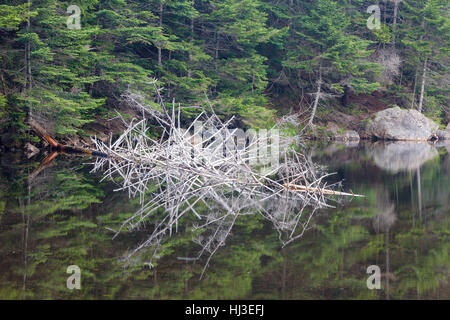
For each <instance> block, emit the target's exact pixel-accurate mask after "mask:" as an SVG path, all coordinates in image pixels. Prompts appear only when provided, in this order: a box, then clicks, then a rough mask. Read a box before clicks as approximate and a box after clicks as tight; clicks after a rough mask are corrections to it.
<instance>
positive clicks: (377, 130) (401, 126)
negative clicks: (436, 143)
mask: <svg viewBox="0 0 450 320" xmlns="http://www.w3.org/2000/svg"><path fill="white" fill-rule="evenodd" d="M438 128H439V126H438V125H437V124H436V123H434V122H433V121H431V120H430V119H428V118H427V117H425V116H424V115H423V114H421V113H420V112H419V111H417V110H414V109H400V107H394V108H389V109H385V110H382V111H380V112H377V113H376V115H375V118H374V119H372V120H370V121H369V123H368V125H367V130H368V132H369V133H370V135H371V136H373V137H376V138H378V139H382V140H401V141H427V140H430V139H432V138H433V137H435V133H436V131H437V130H438Z"/></svg>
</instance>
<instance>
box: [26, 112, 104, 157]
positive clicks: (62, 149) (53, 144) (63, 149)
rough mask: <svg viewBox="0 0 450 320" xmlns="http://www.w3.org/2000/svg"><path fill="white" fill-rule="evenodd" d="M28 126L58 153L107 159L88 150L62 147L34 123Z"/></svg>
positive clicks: (99, 153) (31, 121)
mask: <svg viewBox="0 0 450 320" xmlns="http://www.w3.org/2000/svg"><path fill="white" fill-rule="evenodd" d="M28 124H29V126H30V128H31V129H32V130H33V131H34V132H35V133H36V134H37V135H38V136H39V137H40V138H42V139H44V140H45V141H47V142H48V144H49V145H50V146H51V147H52V149H54V150H56V151H58V152H64V153H74V154H85V155H91V156H95V157H107V155H106V154H104V153H101V152H98V151H95V150H90V149H86V148H77V147H71V146H67V145H63V144H60V143H58V142H57V141H56V140H55V139H53V138H52V137H51V136H50V135H49V134H48V132H47V131H46V130H45V129H44V128H42V127H41V126H40V125H39V124H38V123H37V122H36V121H34V120H29V121H28Z"/></svg>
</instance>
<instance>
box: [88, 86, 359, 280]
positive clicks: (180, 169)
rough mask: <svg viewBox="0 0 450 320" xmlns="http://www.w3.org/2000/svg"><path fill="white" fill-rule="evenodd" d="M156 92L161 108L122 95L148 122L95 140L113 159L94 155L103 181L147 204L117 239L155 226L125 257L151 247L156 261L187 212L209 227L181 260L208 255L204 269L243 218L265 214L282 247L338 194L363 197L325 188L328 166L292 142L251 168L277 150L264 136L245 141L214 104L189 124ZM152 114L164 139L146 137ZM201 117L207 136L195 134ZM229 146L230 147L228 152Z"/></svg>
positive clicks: (133, 123) (134, 122)
mask: <svg viewBox="0 0 450 320" xmlns="http://www.w3.org/2000/svg"><path fill="white" fill-rule="evenodd" d="M155 89H156V92H157V95H158V102H159V104H160V106H161V109H160V110H155V109H152V108H150V107H149V106H146V105H144V104H143V103H142V102H141V101H142V100H141V99H140V97H139V96H137V95H135V94H131V93H129V94H127V95H125V96H124V97H123V98H124V100H125V101H126V102H127V103H128V105H129V106H133V107H134V108H136V109H138V110H139V111H141V112H142V115H143V119H141V120H139V119H132V120H131V121H130V122H128V123H127V122H125V121H124V123H125V125H126V127H127V128H126V130H125V131H124V132H123V134H122V135H121V136H120V137H119V138H118V139H117V140H116V141H114V142H113V141H110V142H109V143H105V142H103V141H100V140H97V139H94V143H95V146H96V150H97V151H99V152H100V153H103V154H107V155H108V157H105V158H96V160H95V163H93V166H94V168H93V171H103V174H104V179H111V180H113V181H115V182H116V183H118V184H119V187H118V188H117V189H116V191H119V190H123V191H127V192H128V194H129V196H130V197H139V198H140V202H141V208H140V209H139V210H138V211H136V212H135V213H134V214H132V215H131V216H130V217H129V218H128V219H126V220H125V221H124V222H123V224H122V226H121V227H120V228H119V229H118V230H114V232H115V236H117V235H118V234H119V233H120V232H121V230H122V229H124V228H126V229H129V230H133V229H137V228H140V227H141V226H143V225H144V224H146V222H149V221H151V225H152V226H154V227H153V228H152V231H151V234H150V235H149V237H148V239H147V240H146V241H144V242H143V243H141V244H140V245H139V246H137V247H136V248H135V249H134V250H132V251H131V252H129V253H128V254H127V255H126V256H125V259H126V260H127V261H128V262H131V261H135V259H136V258H133V259H134V260H132V257H133V256H134V255H135V254H137V253H138V252H139V251H140V250H143V249H146V248H147V249H153V250H154V251H153V254H152V258H151V259H150V261H147V262H146V263H147V264H148V265H149V266H152V260H153V257H157V252H158V248H159V246H160V244H161V243H162V242H163V239H164V238H165V237H166V236H170V235H171V234H172V232H173V230H174V231H177V230H178V223H179V221H180V218H182V217H183V216H185V215H187V214H192V215H193V216H194V217H196V218H197V219H198V222H199V223H198V224H195V225H194V226H193V227H194V229H201V230H205V231H204V233H203V234H202V236H201V237H200V238H198V239H196V240H195V241H196V243H198V244H199V245H200V246H202V250H200V252H199V254H198V256H196V257H194V258H182V259H186V260H197V259H200V257H201V256H202V255H203V254H204V253H208V254H209V258H208V259H207V261H206V265H205V268H206V267H207V265H208V264H209V261H210V259H211V256H212V255H213V254H214V253H215V252H216V251H217V249H218V248H219V247H220V246H223V245H224V244H225V241H226V239H227V237H228V235H229V234H230V232H231V229H232V227H233V225H234V222H235V221H236V219H237V217H238V216H240V215H248V214H260V215H262V216H263V217H264V218H265V219H267V220H268V221H271V222H272V223H273V225H274V228H275V229H276V230H277V231H278V233H279V238H280V240H281V242H282V244H283V246H284V245H287V244H288V243H290V242H292V241H294V240H295V239H298V238H299V237H301V236H302V235H303V234H304V232H305V231H306V230H308V228H309V227H308V225H309V222H310V220H311V219H312V217H313V215H314V213H315V212H316V210H317V209H320V208H333V206H332V205H330V204H329V203H328V202H329V201H339V199H336V198H339V197H340V196H359V195H354V194H350V193H345V192H340V191H337V190H334V189H335V188H336V187H337V186H338V185H339V184H335V185H327V183H326V178H327V177H328V176H329V175H330V174H328V173H326V172H325V170H324V168H323V167H321V166H318V165H316V164H314V163H312V162H311V161H309V160H308V159H307V157H305V156H304V155H302V154H301V153H300V152H298V151H296V150H295V149H294V148H290V147H288V146H283V148H280V150H279V152H278V154H277V159H279V160H280V162H279V163H278V162H276V163H275V164H272V165H271V166H270V167H269V168H266V169H267V170H261V167H264V165H258V164H257V165H252V160H254V158H255V155H261V149H260V147H261V146H266V145H270V147H269V149H271V150H273V148H274V145H273V144H271V143H268V141H263V140H265V138H264V137H263V138H261V137H260V136H252V135H250V136H248V139H246V140H245V143H241V144H239V143H238V142H237V140H236V136H235V135H234V131H233V130H232V129H229V127H228V124H229V123H230V122H231V121H232V119H230V120H228V121H225V122H223V121H222V120H221V119H220V118H219V117H217V115H216V114H215V112H214V109H213V108H212V107H211V106H210V109H209V110H208V109H202V108H199V115H198V116H197V118H196V119H195V120H194V121H191V123H190V124H189V125H188V126H187V128H186V129H184V128H182V126H181V123H183V121H182V120H181V117H182V112H181V109H182V108H181V107H180V106H178V107H177V106H175V103H172V106H171V108H169V107H167V106H166V105H165V103H164V102H163V100H162V98H161V96H160V94H159V90H160V89H159V88H156V87H155ZM148 118H151V121H152V122H153V123H155V121H156V123H159V125H160V127H161V129H162V134H161V135H160V137H159V138H158V139H156V138H152V137H151V135H149V134H148V132H149V130H150V127H149V125H148V123H149V121H148ZM199 122H201V123H202V124H203V126H204V127H205V128H207V131H208V134H206V135H203V136H201V134H199V133H198V132H197V133H195V126H196V124H198V123H199ZM192 131H193V132H194V134H193V135H192V134H191V132H192ZM271 139H272V140H271V142H273V141H274V138H273V137H272V138H271ZM275 140H276V139H275ZM230 146H231V152H225V150H228V149H227V148H230ZM255 148H256V149H257V150H259V151H258V152H256V153H255ZM258 148H259V149H258ZM263 149H264V148H263ZM117 177H119V178H120V179H117ZM119 181H120V182H119ZM331 196H338V197H333V198H332V197H331ZM205 208H206V209H205ZM161 214H162V215H161ZM156 217H160V218H158V219H157V218H156ZM155 220H156V221H155ZM202 275H203V273H202Z"/></svg>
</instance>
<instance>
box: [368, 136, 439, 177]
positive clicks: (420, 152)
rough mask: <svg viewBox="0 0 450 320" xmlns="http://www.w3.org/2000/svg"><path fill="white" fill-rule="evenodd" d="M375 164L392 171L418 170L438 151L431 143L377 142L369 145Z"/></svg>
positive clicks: (369, 151)
mask: <svg viewBox="0 0 450 320" xmlns="http://www.w3.org/2000/svg"><path fill="white" fill-rule="evenodd" d="M368 153H369V154H370V155H371V156H372V158H373V160H374V162H375V164H376V165H377V166H378V167H380V168H382V169H385V170H389V171H391V172H392V173H397V172H400V171H407V170H416V169H418V168H420V167H421V166H422V165H423V164H424V163H425V162H427V161H429V160H431V159H434V158H435V157H436V156H437V155H438V151H437V149H436V148H435V146H434V145H432V144H430V143H426V142H424V143H417V142H406V141H405V142H376V143H374V144H373V145H371V146H370V147H368Z"/></svg>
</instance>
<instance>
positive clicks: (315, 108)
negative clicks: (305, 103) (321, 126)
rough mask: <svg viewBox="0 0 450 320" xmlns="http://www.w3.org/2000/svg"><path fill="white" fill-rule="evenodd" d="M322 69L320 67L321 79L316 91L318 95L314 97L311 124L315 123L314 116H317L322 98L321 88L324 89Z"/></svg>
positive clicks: (318, 81)
mask: <svg viewBox="0 0 450 320" xmlns="http://www.w3.org/2000/svg"><path fill="white" fill-rule="evenodd" d="M321 69H322V68H321V67H319V80H317V92H316V97H315V99H314V104H313V110H312V113H311V117H310V118H309V121H308V125H309V126H310V125H312V124H313V121H314V117H315V116H316V112H317V106H318V105H319V99H320V95H321V90H322V70H321Z"/></svg>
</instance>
